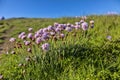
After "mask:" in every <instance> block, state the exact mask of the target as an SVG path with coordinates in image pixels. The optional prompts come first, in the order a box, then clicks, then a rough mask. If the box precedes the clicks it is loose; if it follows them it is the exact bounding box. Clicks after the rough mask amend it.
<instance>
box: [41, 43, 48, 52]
mask: <svg viewBox="0 0 120 80" xmlns="http://www.w3.org/2000/svg"><path fill="white" fill-rule="evenodd" d="M41 47H42V50H43V51H48V50H49V44H48V43H45V44H43V45H42V46H41Z"/></svg>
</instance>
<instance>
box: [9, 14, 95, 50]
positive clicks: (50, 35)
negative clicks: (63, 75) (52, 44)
mask: <svg viewBox="0 0 120 80" xmlns="http://www.w3.org/2000/svg"><path fill="white" fill-rule="evenodd" d="M86 19H87V17H86V16H83V17H82V19H81V20H80V21H79V22H75V24H71V23H66V24H65V23H64V24H60V23H57V22H55V23H54V24H53V25H49V26H47V27H44V28H41V29H38V30H37V31H35V32H33V28H28V33H27V32H26V33H25V32H21V33H20V34H19V35H18V38H19V39H20V42H23V43H24V45H25V46H26V47H27V46H28V47H29V48H28V47H27V48H26V50H27V51H28V52H31V51H32V48H31V46H32V45H33V44H35V45H40V44H42V43H43V42H46V43H44V44H42V46H41V47H42V50H43V51H48V50H49V44H48V43H47V41H48V40H50V39H51V40H54V41H57V40H59V39H63V38H64V37H65V34H64V33H65V32H71V31H74V29H75V30H80V29H83V30H84V31H86V30H88V23H87V22H85V20H86ZM89 24H90V27H91V28H93V27H94V20H91V21H89ZM66 36H67V35H66ZM74 36H76V33H74ZM9 41H10V42H14V41H16V39H15V38H11V39H10V40H9ZM18 44H19V42H18ZM18 44H17V46H18V47H19V45H18ZM20 44H21V43H20ZM30 44H31V45H30ZM21 46H22V44H21V45H20V47H19V48H21Z"/></svg>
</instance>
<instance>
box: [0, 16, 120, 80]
mask: <svg viewBox="0 0 120 80" xmlns="http://www.w3.org/2000/svg"><path fill="white" fill-rule="evenodd" d="M80 20H81V18H71V17H67V18H66V17H65V18H53V19H47V18H46V19H45V18H41V19H39V18H38V19H33V18H32V19H27V18H19V19H17V18H14V19H7V20H2V21H0V24H1V25H0V38H1V37H2V39H0V42H1V43H4V44H5V43H7V44H5V46H3V47H4V49H6V48H7V47H8V46H9V49H6V50H9V52H6V51H4V54H1V55H0V78H2V79H4V80H119V79H120V54H119V53H120V32H119V31H120V16H118V15H114V16H113V15H106V16H102V15H101V16H87V20H86V22H88V23H89V21H90V20H94V22H95V23H94V28H89V29H88V30H87V33H86V34H85V32H86V31H83V30H82V29H78V30H76V29H74V30H72V31H70V32H66V31H65V32H63V33H64V35H65V37H64V38H63V39H61V38H60V39H57V40H53V39H49V40H47V41H45V42H42V43H40V44H38V45H36V44H35V45H34V43H32V44H33V45H32V46H31V48H32V50H31V51H30V52H28V51H27V50H26V49H27V48H28V46H27V48H26V46H25V45H24V44H23V43H21V44H22V46H21V48H19V47H18V46H17V45H16V43H10V42H8V40H9V38H10V37H16V38H17V37H18V34H20V33H21V32H23V31H24V32H26V33H29V32H28V28H30V27H31V28H33V31H34V32H36V31H37V30H38V29H40V28H45V27H47V26H49V25H53V24H54V22H58V23H62V24H64V23H71V24H75V22H79V21H80ZM5 36H6V38H4V39H3V37H5ZM17 41H19V42H21V40H20V39H17ZM43 43H49V44H50V47H49V50H48V51H43V50H42V48H41V46H42V44H43ZM13 44H14V45H15V46H14V47H15V48H13ZM13 50H14V51H15V52H13Z"/></svg>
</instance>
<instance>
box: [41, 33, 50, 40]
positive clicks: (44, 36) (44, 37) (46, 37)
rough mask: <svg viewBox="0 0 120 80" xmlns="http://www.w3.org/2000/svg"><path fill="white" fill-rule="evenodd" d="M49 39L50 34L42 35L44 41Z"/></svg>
mask: <svg viewBox="0 0 120 80" xmlns="http://www.w3.org/2000/svg"><path fill="white" fill-rule="evenodd" d="M48 38H49V33H47V32H45V33H44V34H42V39H43V40H46V39H48Z"/></svg>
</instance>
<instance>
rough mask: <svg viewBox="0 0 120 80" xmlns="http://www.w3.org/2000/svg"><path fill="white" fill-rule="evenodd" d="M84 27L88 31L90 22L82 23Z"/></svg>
mask: <svg viewBox="0 0 120 80" xmlns="http://www.w3.org/2000/svg"><path fill="white" fill-rule="evenodd" d="M82 29H83V30H84V31H86V30H87V29H88V23H87V22H84V23H82Z"/></svg>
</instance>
